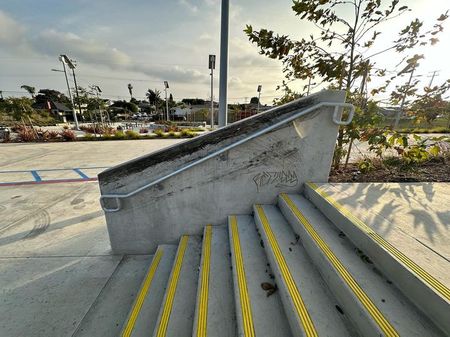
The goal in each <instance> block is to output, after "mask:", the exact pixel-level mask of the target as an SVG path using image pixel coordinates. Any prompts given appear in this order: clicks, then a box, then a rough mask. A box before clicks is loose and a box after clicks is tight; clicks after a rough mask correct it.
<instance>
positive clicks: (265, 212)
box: [254, 205, 355, 337]
mask: <svg viewBox="0 0 450 337" xmlns="http://www.w3.org/2000/svg"><path fill="white" fill-rule="evenodd" d="M254 211H255V221H256V224H257V226H258V229H259V232H260V233H261V236H262V239H263V241H264V246H265V250H266V253H267V256H268V259H269V262H270V265H271V266H272V269H273V270H274V272H275V279H276V280H277V285H278V288H279V291H280V295H281V299H282V302H283V304H284V308H285V312H286V313H287V315H288V319H289V323H290V326H291V329H292V331H293V334H294V335H295V336H308V337H309V336H342V337H347V336H351V335H355V333H354V331H352V330H351V329H352V328H351V327H350V325H349V324H348V321H346V320H345V315H342V314H341V313H339V312H338V310H337V309H336V305H337V302H336V300H335V299H334V297H333V296H332V295H331V294H330V293H329V292H328V289H327V286H326V284H325V282H324V281H323V280H322V278H321V276H320V274H319V273H318V271H317V270H316V269H315V268H314V266H313V264H312V263H311V261H310V259H309V258H308V256H307V254H306V251H305V249H304V248H303V246H302V245H301V242H300V241H299V240H298V236H296V234H295V233H294V231H293V230H292V228H291V227H290V226H289V224H288V223H287V222H286V220H285V219H284V217H283V215H282V214H281V212H280V210H279V209H278V208H277V207H276V206H273V205H264V206H261V205H255V207H254Z"/></svg>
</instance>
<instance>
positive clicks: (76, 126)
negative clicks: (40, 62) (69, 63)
mask: <svg viewBox="0 0 450 337" xmlns="http://www.w3.org/2000/svg"><path fill="white" fill-rule="evenodd" d="M59 61H60V62H61V63H62V65H63V69H64V70H63V71H61V70H58V69H52V71H57V72H63V73H64V77H65V78H66V84H67V91H68V92H69V99H70V104H72V113H73V121H74V122H75V128H76V129H77V130H80V125H79V124H78V117H77V113H76V111H75V104H73V97H72V92H71V91H70V85H69V78H68V77H67V71H66V64H65V63H64V60H63V58H62V57H61V56H60V57H59Z"/></svg>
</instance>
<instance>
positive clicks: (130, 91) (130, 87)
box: [128, 83, 133, 99]
mask: <svg viewBox="0 0 450 337" xmlns="http://www.w3.org/2000/svg"><path fill="white" fill-rule="evenodd" d="M128 92H129V93H130V97H131V99H133V86H132V85H131V83H128Z"/></svg>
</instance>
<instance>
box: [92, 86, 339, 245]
mask: <svg viewBox="0 0 450 337" xmlns="http://www.w3.org/2000/svg"><path fill="white" fill-rule="evenodd" d="M344 99H345V93H344V92H336V91H322V92H320V93H318V94H315V95H311V96H309V97H307V98H303V99H299V100H297V101H294V102H291V103H289V104H286V105H284V106H281V107H276V108H274V109H272V110H269V111H267V112H265V113H262V114H259V115H256V116H253V117H251V118H247V119H245V120H242V121H240V122H237V123H234V124H231V125H229V126H227V127H225V128H222V129H219V130H216V131H214V132H211V133H209V134H206V135H203V136H200V137H197V138H194V139H192V140H190V141H187V142H184V143H181V144H177V145H175V146H172V147H170V148H167V149H164V150H161V151H158V152H155V153H152V154H150V155H147V156H143V157H140V158H137V159H135V160H132V161H129V162H126V163H124V164H121V165H119V166H116V167H114V168H111V169H108V170H106V171H104V172H102V173H100V174H99V183H100V190H101V193H102V195H111V194H122V195H123V194H129V193H132V192H133V191H135V190H136V189H139V188H142V186H145V185H146V184H149V183H151V182H154V181H159V180H160V182H158V183H157V184H155V185H152V186H150V187H148V188H145V189H142V190H141V191H140V192H139V193H138V194H135V195H131V196H129V197H127V198H123V199H121V202H120V210H119V211H117V212H111V213H110V212H107V213H106V219H107V224H108V231H109V235H110V239H111V245H112V248H113V250H114V251H115V252H118V253H149V252H154V250H155V249H156V247H157V245H158V244H161V243H174V242H176V240H177V239H178V238H179V236H180V235H182V234H200V233H201V231H202V228H203V226H204V225H205V224H207V223H212V224H224V223H225V222H226V219H227V216H228V215H229V214H231V213H233V214H239V213H241V214H242V213H250V212H251V209H252V205H253V204H254V203H273V202H274V201H275V200H276V196H277V194H278V193H280V192H299V191H300V189H301V186H302V184H303V183H304V182H306V181H319V182H326V181H327V179H328V173H329V170H330V166H331V160H332V156H333V150H334V144H335V141H336V136H337V132H338V125H337V124H336V123H335V122H334V121H333V113H334V111H335V109H334V108H333V107H332V106H324V105H319V104H320V103H325V102H328V103H337V104H340V103H343V102H344ZM315 106H317V109H315V108H314V107H315ZM309 110H312V111H311V112H309V113H307V114H305V115H302V116H300V117H298V118H295V119H293V117H295V116H297V115H298V114H299V112H302V111H309ZM290 119H293V120H292V121H291V120H290ZM284 120H286V121H289V122H286V123H284V124H282V125H281V124H280V125H279V127H278V126H277V127H276V128H274V129H273V130H270V131H268V132H267V133H260V132H261V130H265V129H267V128H269V127H271V126H274V125H278V124H277V123H280V122H282V121H284ZM254 134H258V136H257V137H254V138H252V139H250V140H248V141H246V142H245V143H239V142H240V141H242V140H243V139H246V138H248V137H249V136H251V135H254ZM235 143H239V145H238V146H236V147H234V148H231V149H229V150H227V151H225V152H223V153H221V154H220V155H218V156H215V157H211V158H210V157H208V156H210V155H211V154H212V153H216V152H217V151H220V149H224V148H227V147H228V146H230V145H232V144H235ZM205 157H207V160H205V161H203V162H201V163H199V164H198V165H196V166H194V167H189V169H187V170H184V171H180V168H183V167H185V166H187V165H190V164H191V163H195V162H198V161H199V160H202V158H205ZM175 171H177V172H179V173H178V174H177V175H174V176H170V177H168V178H167V179H164V180H161V178H162V177H165V176H167V175H168V174H170V173H171V172H175ZM104 201H105V204H106V207H114V205H112V206H109V205H108V202H109V201H110V200H108V199H106V200H104ZM112 201H114V200H112Z"/></svg>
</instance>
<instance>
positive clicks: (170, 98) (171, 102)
mask: <svg viewBox="0 0 450 337" xmlns="http://www.w3.org/2000/svg"><path fill="white" fill-rule="evenodd" d="M168 103H169V109H170V108H173V107H174V106H175V105H176V104H175V101H174V100H173V96H172V94H170V95H169V102H168Z"/></svg>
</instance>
